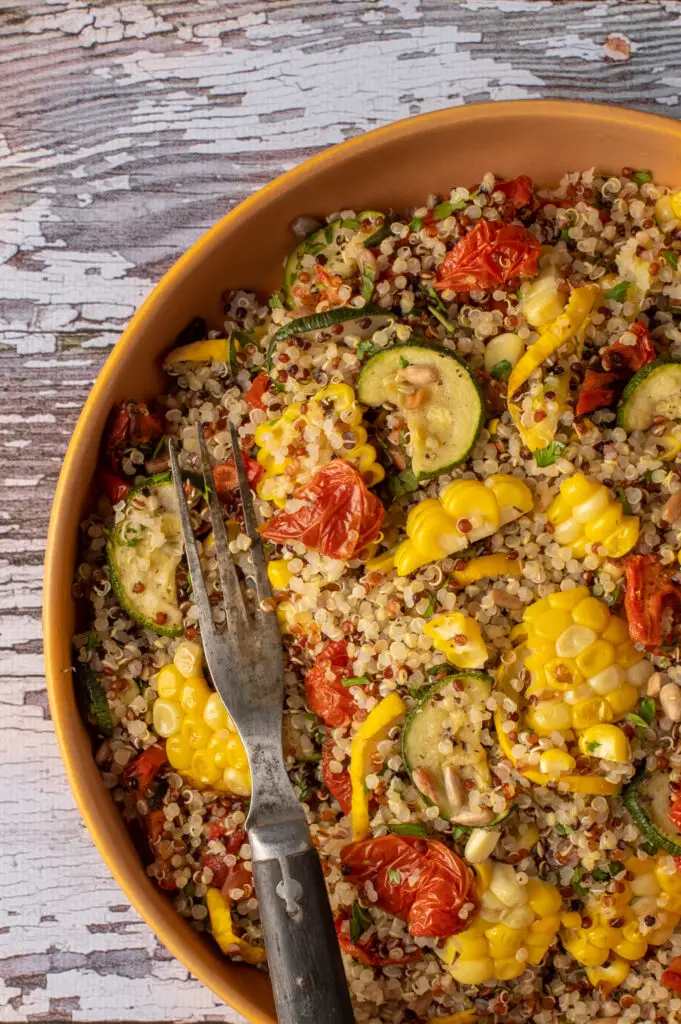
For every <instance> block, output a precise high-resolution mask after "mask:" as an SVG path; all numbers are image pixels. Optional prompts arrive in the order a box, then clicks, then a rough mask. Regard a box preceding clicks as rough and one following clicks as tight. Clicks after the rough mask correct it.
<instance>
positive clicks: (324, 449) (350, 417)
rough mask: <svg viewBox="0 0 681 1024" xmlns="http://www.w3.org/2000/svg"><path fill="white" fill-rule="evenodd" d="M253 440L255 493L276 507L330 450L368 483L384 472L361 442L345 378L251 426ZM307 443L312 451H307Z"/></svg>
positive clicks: (364, 435)
mask: <svg viewBox="0 0 681 1024" xmlns="http://www.w3.org/2000/svg"><path fill="white" fill-rule="evenodd" d="M255 443H256V444H257V445H258V447H259V449H260V450H259V451H258V462H259V463H260V465H261V466H262V467H263V469H264V473H263V475H262V477H261V479H260V481H259V483H258V486H257V493H258V494H259V496H260V497H261V498H266V499H268V500H270V501H273V502H274V503H275V505H278V506H279V507H283V506H284V505H285V504H286V500H287V498H289V497H290V495H291V494H292V493H293V491H294V490H295V489H296V487H298V486H300V485H301V484H303V483H306V482H307V480H308V479H309V478H310V477H311V476H312V473H313V471H314V470H315V469H318V468H319V467H320V466H321V465H323V464H324V463H325V462H330V460H331V459H332V458H333V457H334V456H338V457H339V458H341V459H347V460H348V462H352V463H353V465H355V466H356V467H357V469H358V470H359V471H360V473H361V474H362V476H363V477H364V479H365V480H366V482H367V484H368V485H369V486H370V487H371V486H373V484H377V483H378V482H379V481H380V480H382V479H383V477H384V476H385V471H384V469H383V467H382V466H381V465H380V463H379V462H378V461H377V456H376V449H375V448H374V446H373V445H371V444H368V443H367V432H366V429H365V428H364V426H363V425H362V409H361V406H359V405H358V404H357V402H356V400H355V392H354V390H353V389H352V388H351V387H350V385H349V384H329V385H328V386H327V387H325V388H321V390H319V391H318V392H317V393H316V394H315V395H313V397H312V398H311V399H310V400H309V402H307V403H305V409H304V411H303V406H301V405H298V404H295V405H289V406H288V408H287V409H286V410H285V411H284V413H283V414H282V415H281V416H280V417H279V418H278V419H276V420H270V421H269V422H267V423H261V424H260V425H259V426H258V427H257V428H256V431H255ZM308 448H310V449H311V450H313V453H314V454H309V455H308V454H307V452H308Z"/></svg>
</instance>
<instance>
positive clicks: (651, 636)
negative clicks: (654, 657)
mask: <svg viewBox="0 0 681 1024" xmlns="http://www.w3.org/2000/svg"><path fill="white" fill-rule="evenodd" d="M625 577H626V585H627V586H626V593H625V595H624V609H625V612H626V616H627V622H628V624H629V636H630V637H631V639H632V640H633V641H634V643H641V644H645V645H646V646H647V647H659V646H660V644H662V643H665V642H667V641H668V640H669V639H670V638H671V633H672V628H673V625H674V623H671V624H670V625H669V627H668V628H667V629H666V631H665V633H664V634H663V632H662V625H663V616H664V613H665V611H666V610H667V609H675V610H676V611H677V612H678V611H679V610H681V587H679V585H678V584H677V583H674V582H673V581H672V579H671V571H670V570H669V569H667V568H665V567H664V566H663V565H662V563H661V562H660V560H659V558H658V556H657V555H630V556H629V558H628V559H627V561H626V565H625Z"/></svg>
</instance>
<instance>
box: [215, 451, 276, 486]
mask: <svg viewBox="0 0 681 1024" xmlns="http://www.w3.org/2000/svg"><path fill="white" fill-rule="evenodd" d="M241 457H242V458H243V460H244V468H245V470H246V479H247V480H248V486H249V487H250V488H251V490H254V489H255V487H256V485H257V484H258V481H259V480H260V477H261V476H262V475H263V472H264V470H263V468H262V466H261V465H260V463H259V462H256V460H255V459H252V458H251V457H250V455H246V453H245V452H243V451H242V453H241ZM213 479H214V480H215V489H216V490H217V492H218V497H219V498H227V497H229V495H230V494H231V493H232V491H235V490H236V489H237V487H238V486H239V478H238V476H237V472H236V466H235V465H234V459H229V461H228V462H223V463H222V464H221V465H219V466H214V467H213Z"/></svg>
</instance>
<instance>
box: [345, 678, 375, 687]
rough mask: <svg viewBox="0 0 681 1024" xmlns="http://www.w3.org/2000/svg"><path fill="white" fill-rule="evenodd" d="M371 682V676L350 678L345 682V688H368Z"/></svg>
mask: <svg viewBox="0 0 681 1024" xmlns="http://www.w3.org/2000/svg"><path fill="white" fill-rule="evenodd" d="M370 682H371V679H369V676H348V678H347V679H344V680H343V686H367V685H368V684H369V683H370Z"/></svg>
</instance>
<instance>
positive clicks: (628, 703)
mask: <svg viewBox="0 0 681 1024" xmlns="http://www.w3.org/2000/svg"><path fill="white" fill-rule="evenodd" d="M639 697H640V694H639V692H638V690H637V688H636V687H635V686H632V685H631V683H622V685H621V686H620V687H619V689H617V690H613V691H612V692H611V693H606V695H605V699H606V700H607V702H608V704H609V705H610V707H611V708H612V711H613V714H614V716H615V718H623V717H624V716H625V715H626V714H627V713H628V712H629V711H631V710H633V708H635V707H636V705H637V704H638V701H639Z"/></svg>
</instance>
